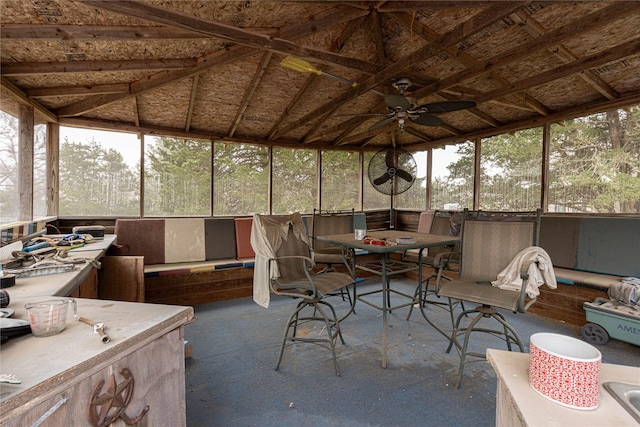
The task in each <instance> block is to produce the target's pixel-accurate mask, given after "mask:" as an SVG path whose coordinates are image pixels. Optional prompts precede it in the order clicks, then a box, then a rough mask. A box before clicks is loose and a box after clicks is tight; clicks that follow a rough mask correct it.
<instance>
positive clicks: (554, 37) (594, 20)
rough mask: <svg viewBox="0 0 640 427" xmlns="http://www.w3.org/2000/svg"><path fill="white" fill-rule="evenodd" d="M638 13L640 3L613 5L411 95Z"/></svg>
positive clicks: (453, 82)
mask: <svg viewBox="0 0 640 427" xmlns="http://www.w3.org/2000/svg"><path fill="white" fill-rule="evenodd" d="M638 10H640V2H638V3H633V2H625V3H623V4H613V5H611V6H608V7H607V8H605V9H603V10H600V11H598V12H594V13H591V14H589V15H587V16H585V17H583V18H580V19H578V20H576V21H575V22H573V23H571V24H568V25H566V26H563V27H560V28H558V29H556V30H554V31H550V32H548V33H546V34H545V35H543V36H541V37H538V38H536V39H533V40H531V41H529V42H527V43H524V44H522V45H520V46H519V47H517V48H516V49H513V50H510V51H508V52H505V53H502V54H498V55H495V56H493V57H492V58H489V59H488V60H486V61H482V62H480V63H478V64H477V65H475V66H472V67H469V68H467V69H465V70H462V71H461V72H459V73H455V74H452V75H450V76H448V77H446V78H444V79H441V80H439V81H437V82H435V83H433V84H432V85H429V86H426V87H424V88H421V89H419V90H418V91H416V92H417V93H416V94H414V95H415V96H424V95H427V94H431V93H436V92H438V91H439V90H443V89H446V88H448V87H451V86H453V85H456V84H459V83H460V82H463V81H465V80H468V79H471V78H475V77H478V76H480V75H482V74H485V73H487V72H490V71H492V70H494V69H496V68H497V67H501V66H505V65H507V64H509V63H512V62H515V61H518V60H521V59H523V58H525V57H527V56H529V55H531V54H532V53H534V52H536V51H540V50H543V49H549V48H551V47H553V46H557V45H558V44H560V43H562V42H563V41H564V40H567V39H569V38H571V37H575V36H577V35H579V34H582V33H584V32H587V31H593V30H595V29H597V28H599V27H601V26H603V25H606V24H609V23H611V22H614V21H615V20H616V19H620V18H621V17H624V16H627V14H630V13H637V11H638Z"/></svg>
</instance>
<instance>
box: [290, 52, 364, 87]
mask: <svg viewBox="0 0 640 427" xmlns="http://www.w3.org/2000/svg"><path fill="white" fill-rule="evenodd" d="M280 65H281V66H283V67H284V68H288V69H290V70H294V71H298V72H301V73H313V74H317V75H319V76H327V77H329V78H332V79H334V80H338V81H339V82H342V83H346V84H348V85H350V86H353V87H356V86H358V83H356V82H352V81H351V80H347V79H343V78H342V77H338V76H334V75H333V74H329V73H325V72H324V71H322V70H320V69H318V68H316V67H314V66H313V65H311V64H310V63H309V62H307V61H305V60H304V59H302V58H296V57H294V56H287V57H286V58H284V59H283V60H282V61H281V62H280Z"/></svg>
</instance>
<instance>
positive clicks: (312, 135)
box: [302, 16, 366, 144]
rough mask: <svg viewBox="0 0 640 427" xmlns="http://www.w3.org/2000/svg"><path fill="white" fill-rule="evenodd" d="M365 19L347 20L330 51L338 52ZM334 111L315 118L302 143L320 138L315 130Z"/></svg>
mask: <svg viewBox="0 0 640 427" xmlns="http://www.w3.org/2000/svg"><path fill="white" fill-rule="evenodd" d="M365 19H366V17H364V16H363V17H360V18H358V19H354V20H353V21H351V22H349V24H348V25H347V26H346V27H345V29H344V30H343V31H342V32H341V33H340V36H338V38H337V39H336V40H335V41H334V43H333V44H332V46H331V51H332V52H340V51H341V50H342V48H343V47H344V45H345V44H346V43H347V41H349V39H350V38H351V37H352V36H353V34H354V33H355V32H356V30H358V29H359V28H360V25H362V23H363V22H364V20H365ZM306 90H308V87H307V88H306V89H305V92H306ZM334 112H335V110H334V111H331V112H329V113H327V114H325V115H324V116H322V117H318V120H316V121H315V122H314V124H313V125H312V126H311V128H310V129H309V131H308V132H307V133H306V134H305V135H304V137H303V138H302V142H303V143H304V144H308V143H310V142H313V141H316V140H318V139H320V137H319V136H317V135H316V132H317V131H318V129H320V127H321V126H322V125H323V124H324V123H325V122H326V121H327V119H328V118H329V116H330V115H331V114H332V113H334Z"/></svg>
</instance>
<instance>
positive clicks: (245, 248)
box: [235, 218, 256, 259]
mask: <svg viewBox="0 0 640 427" xmlns="http://www.w3.org/2000/svg"><path fill="white" fill-rule="evenodd" d="M235 222H236V248H237V254H238V259H242V258H254V257H255V256H256V253H255V252H254V251H253V248H252V247H251V226H252V225H253V218H236V219H235Z"/></svg>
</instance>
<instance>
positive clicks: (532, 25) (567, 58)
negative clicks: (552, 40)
mask: <svg viewBox="0 0 640 427" xmlns="http://www.w3.org/2000/svg"><path fill="white" fill-rule="evenodd" d="M512 17H513V18H514V19H515V20H516V22H517V23H518V24H519V25H520V26H522V28H523V29H524V30H525V31H526V32H527V33H529V35H531V36H532V37H541V36H542V35H544V34H545V32H546V31H545V29H544V27H543V26H542V25H540V24H539V23H538V22H536V20H535V19H533V18H532V17H531V16H529V15H527V14H525V13H524V12H522V11H518V12H516V13H514V14H513V15H512ZM549 51H550V52H551V53H552V54H553V55H555V56H556V58H559V59H560V60H562V61H563V62H572V61H575V60H577V59H578V57H577V56H576V55H574V54H573V53H572V52H571V51H570V50H569V49H567V48H566V47H565V46H563V45H562V44H559V45H558V46H556V47H555V48H553V49H549ZM580 77H581V78H582V79H583V80H584V81H586V82H587V83H588V84H589V85H591V86H592V87H593V88H594V89H595V90H597V91H598V92H600V93H601V94H602V95H603V96H605V97H607V98H609V99H615V98H618V97H620V94H618V93H617V92H616V91H615V90H614V89H613V88H612V87H611V86H609V85H608V84H607V83H605V82H604V81H603V80H602V79H601V78H600V77H598V75H597V74H596V73H594V72H593V71H591V70H585V72H584V73H581V74H580Z"/></svg>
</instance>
